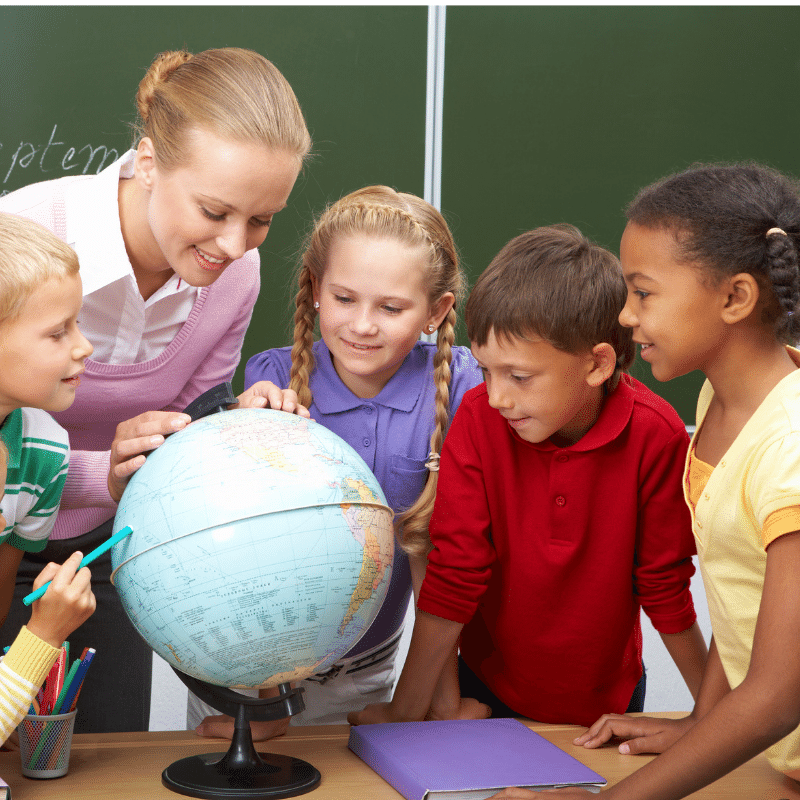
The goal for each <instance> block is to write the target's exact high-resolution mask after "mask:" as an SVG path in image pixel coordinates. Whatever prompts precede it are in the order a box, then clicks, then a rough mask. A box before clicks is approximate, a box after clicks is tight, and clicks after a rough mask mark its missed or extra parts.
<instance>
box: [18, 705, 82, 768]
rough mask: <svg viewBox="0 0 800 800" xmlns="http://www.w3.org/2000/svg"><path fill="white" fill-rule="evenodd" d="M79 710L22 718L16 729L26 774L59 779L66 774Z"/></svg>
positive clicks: (30, 715) (29, 715)
mask: <svg viewBox="0 0 800 800" xmlns="http://www.w3.org/2000/svg"><path fill="white" fill-rule="evenodd" d="M76 713H77V709H74V710H72V711H70V712H69V713H68V714H50V715H47V716H37V715H34V714H28V715H27V716H25V717H23V718H22V722H20V724H19V727H18V728H17V731H18V732H19V753H20V757H21V759H22V774H23V775H25V776H26V777H28V778H60V777H61V776H62V775H66V774H67V770H68V769H69V751H70V747H71V745H72V729H73V728H74V727H75V714H76Z"/></svg>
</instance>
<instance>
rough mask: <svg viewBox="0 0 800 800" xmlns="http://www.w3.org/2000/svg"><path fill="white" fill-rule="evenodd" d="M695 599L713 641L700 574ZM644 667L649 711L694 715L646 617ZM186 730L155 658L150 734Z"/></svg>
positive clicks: (169, 676)
mask: <svg viewBox="0 0 800 800" xmlns="http://www.w3.org/2000/svg"><path fill="white" fill-rule="evenodd" d="M692 595H693V597H694V604H695V608H696V609H697V619H698V623H699V625H700V628H701V630H702V631H703V634H704V636H705V638H706V641H709V640H710V638H711V623H710V622H709V618H708V605H707V604H706V595H705V592H704V591H703V582H702V580H701V578H700V573H699V572H697V573H695V576H694V578H693V579H692ZM413 620H414V617H413V610H411V609H409V613H408V616H407V617H406V630H405V632H404V635H403V639H402V642H401V657H402V658H405V653H406V651H407V649H408V643H409V640H410V638H411V628H412V627H413ZM642 638H643V642H644V663H645V666H646V668H647V695H646V697H645V704H644V709H645V711H691V709H692V705H693V703H692V696H691V695H690V694H689V690H688V689H687V688H686V684H685V683H684V682H683V678H681V676H680V673H679V672H678V670H677V668H676V667H675V664H673V662H672V659H671V658H670V656H669V654H668V653H667V650H666V648H665V647H664V644H663V642H662V641H661V637H660V636H659V635H658V633H656V631H655V630H654V629H653V626H652V625H651V624H650V621H649V620H648V619H647V617H646V616H645V615H642ZM185 727H186V687H185V686H184V685H183V683H181V681H180V680H179V679H178V678H177V677H176V675H175V673H174V672H173V671H172V669H170V667H169V666H168V665H167V663H166V662H165V661H164V660H163V659H161V658H159V657H158V656H156V655H153V697H152V702H151V705H150V730H152V731H168V730H183V729H184V728H185Z"/></svg>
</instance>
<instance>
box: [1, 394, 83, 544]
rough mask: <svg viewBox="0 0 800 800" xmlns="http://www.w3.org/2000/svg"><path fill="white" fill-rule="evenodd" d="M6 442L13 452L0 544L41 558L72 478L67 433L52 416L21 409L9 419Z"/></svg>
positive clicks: (5, 424) (10, 453)
mask: <svg viewBox="0 0 800 800" xmlns="http://www.w3.org/2000/svg"><path fill="white" fill-rule="evenodd" d="M0 437H2V439H3V442H4V444H5V446H6V447H7V448H8V475H7V477H6V491H5V495H4V497H3V499H2V500H1V501H0V510H2V513H3V516H4V517H5V519H6V527H5V528H4V529H3V530H2V531H0V544H2V543H3V542H8V543H9V544H10V545H12V546H14V547H16V548H18V549H19V550H25V551H27V552H31V553H38V552H39V551H40V550H43V549H44V547H45V545H46V544H47V540H48V538H49V536H50V533H51V531H52V530H53V525H54V524H55V520H56V512H57V511H58V505H59V503H60V502H61V491H62V489H63V488H64V481H65V480H66V478H67V467H68V466H69V441H68V439H67V432H66V431H65V430H64V429H63V428H62V427H61V426H60V425H59V424H58V423H57V422H56V421H55V420H54V419H53V418H52V417H51V416H50V415H49V414H48V413H47V412H46V411H42V410H41V409H39V408H18V409H16V410H15V411H12V412H11V413H10V414H9V415H8V416H7V417H6V418H5V420H4V422H3V425H2V427H0Z"/></svg>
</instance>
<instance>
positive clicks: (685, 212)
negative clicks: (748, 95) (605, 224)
mask: <svg viewBox="0 0 800 800" xmlns="http://www.w3.org/2000/svg"><path fill="white" fill-rule="evenodd" d="M626 214H627V217H628V219H629V220H630V221H631V222H633V223H635V224H637V225H642V226H644V227H649V228H669V229H671V230H672V231H674V233H675V234H676V240H677V255H678V258H679V259H680V260H682V261H684V262H685V263H692V264H697V265H698V266H699V267H701V268H704V269H705V270H706V271H707V272H709V273H710V277H712V278H713V277H715V276H716V277H718V278H723V277H726V276H732V275H736V274H737V273H740V272H747V273H749V274H751V275H752V276H753V277H754V278H755V279H756V280H757V281H758V284H759V286H760V287H761V289H762V292H764V295H765V296H766V297H767V304H766V308H765V309H764V316H763V319H764V320H765V322H767V323H769V324H772V325H774V328H775V335H776V336H777V337H778V339H780V340H782V341H785V342H796V341H797V339H798V337H800V317H798V311H800V271H799V270H798V249H800V184H798V183H797V182H796V181H795V180H793V179H790V178H788V177H786V176H785V175H782V174H781V173H779V172H777V171H775V170H773V169H770V168H769V167H765V166H762V165H759V164H752V163H748V164H708V165H702V164H701V165H697V166H694V167H691V168H690V169H688V170H685V171H684V172H680V173H678V174H675V175H670V176H668V177H666V178H664V179H663V180H661V181H658V182H657V183H654V184H653V185H652V186H648V187H647V188H645V189H642V191H641V192H639V194H638V195H637V196H636V197H635V198H634V200H633V202H632V203H631V204H630V205H629V206H628V208H627V210H626Z"/></svg>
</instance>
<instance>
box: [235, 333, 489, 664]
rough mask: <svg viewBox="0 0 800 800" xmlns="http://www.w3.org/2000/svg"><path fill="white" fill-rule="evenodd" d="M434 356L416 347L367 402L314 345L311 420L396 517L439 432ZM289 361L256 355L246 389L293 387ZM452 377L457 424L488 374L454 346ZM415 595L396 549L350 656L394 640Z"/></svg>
mask: <svg viewBox="0 0 800 800" xmlns="http://www.w3.org/2000/svg"><path fill="white" fill-rule="evenodd" d="M435 355H436V346H435V345H433V344H429V343H427V342H418V343H417V344H416V345H415V346H414V349H413V350H412V351H411V352H410V353H409V354H408V355H407V356H406V358H405V360H404V361H403V363H402V364H401V365H400V369H398V370H397V372H395V374H394V375H393V376H392V377H391V378H390V379H389V382H388V383H387V384H386V386H384V387H383V389H382V390H381V392H380V394H378V395H377V396H376V397H370V398H368V399H366V400H365V399H362V398H360V397H357V396H356V395H354V394H353V393H352V392H351V391H350V390H349V389H348V388H347V387H346V386H345V385H344V384H343V383H342V380H341V378H340V377H339V376H338V375H337V374H336V370H335V369H334V368H333V361H332V360H331V355H330V351H329V350H328V348H327V347H326V346H325V343H324V342H323V341H321V340H320V341H318V342H315V344H314V359H315V369H314V372H313V373H312V374H311V381H310V387H311V393H312V396H313V402H312V404H311V407H310V409H309V411H310V412H311V417H312V419H315V420H316V421H317V422H319V423H320V424H321V425H324V426H325V427H326V428H329V429H330V430H332V431H333V432H334V433H335V434H337V435H338V436H341V437H342V439H344V440H345V441H346V442H347V443H348V444H349V445H350V446H351V447H352V448H353V449H354V450H355V451H356V452H357V453H358V454H359V455H360V456H361V458H363V459H364V461H365V462H366V464H367V466H368V467H369V468H370V469H371V470H372V472H373V473H374V474H375V477H376V478H377V479H378V483H380V485H381V488H382V489H383V493H384V494H385V495H386V500H387V502H388V503H389V505H390V506H391V507H392V509H393V510H394V511H395V513H399V512H401V511H404V510H405V509H407V508H408V507H409V506H411V505H412V504H413V503H414V501H415V500H416V499H417V497H419V494H420V492H421V491H422V489H423V487H424V486H425V481H426V480H427V477H428V471H427V470H426V469H425V461H426V460H427V457H428V452H429V450H430V438H431V433H432V431H433V426H434V404H435V398H436V388H435V386H434V383H433V358H434V356H435ZM291 361H292V358H291V347H281V348H276V349H274V350H265V351H264V352H263V353H258V354H257V355H255V356H253V357H252V358H251V359H250V360H249V361H248V362H247V366H246V368H245V374H244V382H245V387H246V388H247V387H250V386H252V385H253V384H254V383H256V382H257V381H272V382H273V383H274V384H275V385H276V386H280V387H281V388H285V387H287V386H288V385H289V371H290V369H291ZM451 371H452V379H451V383H450V415H451V419H452V415H453V414H455V412H456V409H457V408H458V404H459V403H460V402H461V398H462V397H463V396H464V393H465V392H466V391H468V390H469V389H471V388H472V387H473V386H477V385H478V384H480V383H482V382H483V376H482V375H481V371H480V370H479V369H478V366H477V364H476V363H475V359H474V358H473V357H472V354H471V353H470V351H469V350H468V349H467V348H466V347H454V348H453V360H452V364H451ZM379 442H380V446H378V443H379ZM410 594H411V574H410V572H409V568H408V558H407V556H406V555H405V553H403V551H402V550H401V549H400V548H399V547H396V548H395V557H394V568H393V570H392V580H391V583H390V585H389V591H388V594H387V595H386V600H385V601H384V603H383V606H381V610H380V611H379V612H378V616H377V617H376V618H375V621H374V622H373V623H372V625H371V626H370V628H369V630H368V631H367V632H366V633H365V634H364V636H363V637H362V638H361V639H360V640H359V641H358V643H357V644H356V646H355V647H354V648H353V649H352V650H351V651H350V652H349V653H348V654H347V655H348V656H353V655H357V654H358V653H363V652H364V651H366V650H369V649H370V648H372V647H374V646H375V645H377V644H380V643H381V642H383V641H385V640H386V639H388V638H389V637H390V636H391V635H392V634H393V633H394V632H395V631H396V630H397V629H398V628H399V627H400V625H401V623H402V622H403V617H404V616H405V613H406V607H407V605H408V598H409V596H410Z"/></svg>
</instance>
